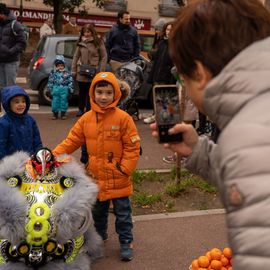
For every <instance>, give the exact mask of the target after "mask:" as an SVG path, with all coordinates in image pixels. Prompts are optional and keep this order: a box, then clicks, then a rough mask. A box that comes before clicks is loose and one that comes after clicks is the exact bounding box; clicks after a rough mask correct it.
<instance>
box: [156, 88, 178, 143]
mask: <svg viewBox="0 0 270 270" xmlns="http://www.w3.org/2000/svg"><path fill="white" fill-rule="evenodd" d="M153 99H154V109H155V116H156V123H157V131H158V134H159V143H168V142H170V143H173V142H175V143H177V142H181V141H182V134H181V133H178V134H172V135H171V134H169V133H168V131H169V129H170V128H172V127H173V126H174V125H175V124H179V123H181V122H182V117H181V113H180V102H179V94H178V87H177V86H176V85H156V86H154V88H153Z"/></svg>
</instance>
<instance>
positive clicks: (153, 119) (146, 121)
mask: <svg viewBox="0 0 270 270" xmlns="http://www.w3.org/2000/svg"><path fill="white" fill-rule="evenodd" d="M155 121H156V116H155V115H154V114H153V115H151V116H149V117H147V118H145V119H144V120H143V122H144V123H145V124H152V123H154V122H155Z"/></svg>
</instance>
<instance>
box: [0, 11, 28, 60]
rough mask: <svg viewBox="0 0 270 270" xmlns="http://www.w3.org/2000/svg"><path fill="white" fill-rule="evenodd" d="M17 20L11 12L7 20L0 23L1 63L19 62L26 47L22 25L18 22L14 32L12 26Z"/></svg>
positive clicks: (15, 24)
mask: <svg viewBox="0 0 270 270" xmlns="http://www.w3.org/2000/svg"><path fill="white" fill-rule="evenodd" d="M13 20H16V18H15V16H14V15H13V14H12V13H11V12H10V14H9V15H8V17H7V19H6V20H4V21H1V22H0V63H11V62H16V61H18V60H19V57H20V53H21V52H22V51H23V50H24V49H25V47H26V36H25V34H24V30H23V27H22V25H21V24H20V23H19V22H18V21H16V22H15V23H14V27H13V30H14V31H15V33H16V35H15V34H14V32H13V30H12V27H11V24H12V21H13Z"/></svg>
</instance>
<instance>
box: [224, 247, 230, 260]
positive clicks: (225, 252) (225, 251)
mask: <svg viewBox="0 0 270 270" xmlns="http://www.w3.org/2000/svg"><path fill="white" fill-rule="evenodd" d="M223 255H224V256H225V257H226V258H228V259H231V258H232V250H231V248H229V247H225V248H224V249H223Z"/></svg>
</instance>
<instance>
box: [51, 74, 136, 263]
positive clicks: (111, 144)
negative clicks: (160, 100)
mask: <svg viewBox="0 0 270 270" xmlns="http://www.w3.org/2000/svg"><path fill="white" fill-rule="evenodd" d="M120 98H121V90H120V86H119V82H118V81H117V79H116V77H115V76H114V74H113V73H111V72H100V73H98V74H97V75H96V76H95V77H94V79H93V81H92V84H91V86H90V103H91V110H90V111H88V112H86V113H85V114H84V115H83V116H82V117H81V118H80V119H79V120H78V121H77V122H76V124H75V125H74V126H73V127H72V129H71V130H70V132H69V134H68V136H67V138H66V139H65V140H64V141H63V142H62V143H60V144H59V145H58V146H57V147H56V148H55V149H54V151H53V152H54V154H55V155H60V154H64V153H66V154H71V153H73V152H74V151H75V150H76V149H78V148H79V147H81V146H82V145H83V144H86V147H87V152H88V162H87V164H86V170H87V171H88V172H89V174H91V176H93V178H94V179H96V181H97V184H98V186H99V194H98V199H97V202H96V205H95V207H94V209H93V218H94V221H95V227H96V230H97V232H98V233H99V234H100V235H101V236H102V238H103V240H107V238H108V235H107V227H108V212H109V205H110V201H111V200H112V203H113V211H114V214H115V216H116V223H115V224H116V232H117V233H118V235H119V242H120V257H121V260H123V261H130V260H132V258H133V248H132V244H131V243H132V241H133V234H132V228H133V224H132V216H131V204H130V200H129V196H130V195H131V194H132V191H133V189H132V183H131V174H132V172H133V171H134V170H135V168H136V164H137V161H138V159H139V156H140V137H139V135H138V132H137V129H136V126H135V124H134V122H133V119H132V117H131V116H130V115H129V114H128V113H126V112H125V111H122V110H121V109H119V108H117V104H118V102H119V100H120Z"/></svg>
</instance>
